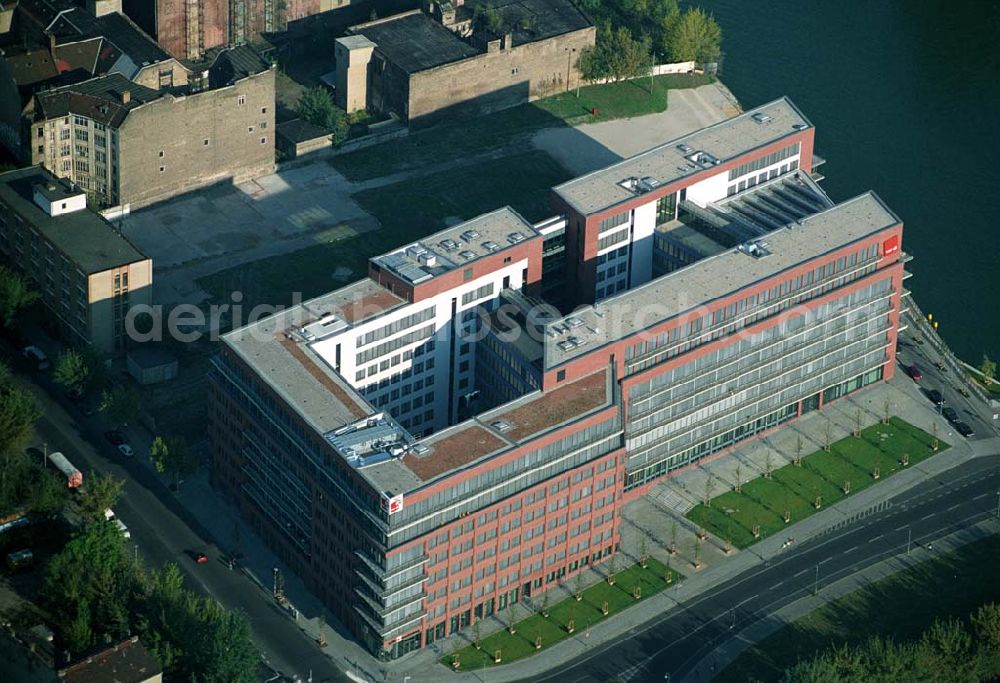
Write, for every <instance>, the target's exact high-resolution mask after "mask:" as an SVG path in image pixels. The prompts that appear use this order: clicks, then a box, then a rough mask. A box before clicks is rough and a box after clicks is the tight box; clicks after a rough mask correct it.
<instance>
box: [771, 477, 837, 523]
mask: <svg viewBox="0 0 1000 683" xmlns="http://www.w3.org/2000/svg"><path fill="white" fill-rule="evenodd" d="M771 476H772V477H773V478H774V481H776V482H778V483H780V484H782V485H783V486H787V487H788V489H789V490H791V491H792V492H794V493H795V494H796V495H797V496H799V497H800V498H804V499H805V500H806V501H807V502H809V503H810V504H812V503H813V502H814V501H815V500H816V496H820V497H821V498H822V500H823V501H825V502H824V505H832V504H833V503H835V502H837V501H838V500H840V499H841V498H843V497H844V492H843V491H842V490H841V489H840V488H839V487H837V486H834V485H833V484H832V483H830V482H828V481H827V480H826V479H824V478H823V477H822V476H821V475H819V474H817V473H816V472H813V471H812V470H809V469H806V468H805V467H798V466H796V465H786V466H785V467H782V468H781V469H778V470H775V471H774V474H772V475H771ZM809 514H812V513H811V512H810V513H809ZM799 519H802V517H793V520H794V521H798V520H799Z"/></svg>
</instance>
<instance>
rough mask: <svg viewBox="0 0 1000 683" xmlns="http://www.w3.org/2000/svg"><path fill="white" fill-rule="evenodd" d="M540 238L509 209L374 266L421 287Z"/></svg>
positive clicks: (407, 248)
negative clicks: (435, 278)
mask: <svg viewBox="0 0 1000 683" xmlns="http://www.w3.org/2000/svg"><path fill="white" fill-rule="evenodd" d="M540 236H541V234H540V233H539V232H538V231H537V230H535V228H534V226H533V225H532V224H531V223H529V222H528V221H526V220H525V219H524V218H523V217H522V216H521V214H519V213H517V212H516V211H514V209H512V208H510V207H509V206H505V207H504V208H502V209H497V210H496V211H492V212H490V213H486V214H483V215H481V216H477V217H476V218H473V219H471V220H468V221H465V222H464V223H461V224H459V225H455V226H453V227H450V228H447V229H445V230H441V231H440V232H437V233H434V234H433V235H430V236H429V237H425V238H424V239H422V240H419V241H417V242H414V243H412V244H409V245H407V246H405V247H402V248H400V249H397V250H396V251H392V252H389V253H388V254H383V255H381V256H376V257H375V258H373V259H372V263H374V264H376V265H378V266H379V267H380V268H382V269H385V270H388V271H390V272H392V273H394V274H395V275H397V276H398V277H400V278H402V279H403V280H405V281H406V282H409V283H410V284H413V285H417V284H420V283H422V282H427V281H428V280H430V279H432V278H434V277H437V276H438V275H441V274H443V273H447V272H449V271H451V270H454V269H456V268H461V267H464V266H466V265H468V264H470V263H472V262H473V261H475V260H477V259H481V258H484V257H486V256H491V255H493V254H495V253H497V252H500V251H503V250H504V249H509V248H511V247H514V246H517V245H518V244H521V243H522V242H526V241H528V240H531V239H534V238H536V237H540Z"/></svg>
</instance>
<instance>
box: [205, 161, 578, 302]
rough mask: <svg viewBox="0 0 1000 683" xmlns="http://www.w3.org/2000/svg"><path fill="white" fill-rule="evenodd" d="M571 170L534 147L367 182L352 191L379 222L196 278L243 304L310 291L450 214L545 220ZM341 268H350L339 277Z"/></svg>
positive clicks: (363, 268) (332, 283)
mask: <svg viewBox="0 0 1000 683" xmlns="http://www.w3.org/2000/svg"><path fill="white" fill-rule="evenodd" d="M569 177H570V174H569V172H567V171H566V169H564V168H563V167H562V166H561V165H560V164H559V163H558V162H556V161H555V160H554V159H553V158H552V157H550V156H549V155H548V154H546V153H545V152H541V151H531V152H525V153H523V154H518V155H514V156H510V157H505V158H503V159H498V160H493V161H489V162H483V163H481V164H477V165H473V166H470V167H465V168H464V169H463V173H462V175H461V176H456V175H455V174H454V173H453V172H440V173H436V174H430V175H426V176H422V177H419V178H413V179H410V180H405V181H402V182H399V183H396V184H394V185H388V186H384V187H379V188H375V189H371V190H365V191H363V192H359V193H358V194H356V195H354V199H355V200H356V201H357V202H358V203H359V204H360V205H361V207H362V208H364V209H365V210H366V211H368V212H369V213H371V214H372V215H373V216H374V217H375V218H377V219H378V221H379V223H380V225H381V227H380V228H379V229H377V230H374V231H372V232H366V233H362V234H360V235H356V236H354V237H349V238H347V239H338V240H334V241H329V242H320V243H319V244H316V245H315V246H311V247H307V248H305V249H301V250H299V251H296V252H292V253H290V254H283V255H280V256H274V257H271V258H266V259H261V260H260V261H254V262H253V263H248V264H244V265H240V266H235V267H233V268H229V269H227V270H224V271H221V272H218V273H213V274H211V275H208V276H205V277H202V278H199V279H198V285H199V286H200V287H202V288H203V289H205V290H206V291H208V292H209V293H211V294H212V296H213V297H214V298H216V299H218V300H224V299H226V297H228V296H229V293H230V292H232V291H236V290H239V291H241V292H243V302H244V310H250V308H251V307H252V306H254V305H256V304H258V303H267V304H273V305H279V304H288V303H289V302H291V300H292V294H293V292H300V293H301V294H302V298H303V299H308V298H310V297H314V296H318V295H319V294H322V293H324V292H328V291H330V290H333V289H336V288H337V287H340V286H343V285H345V284H347V283H348V282H351V281H353V280H355V279H357V278H359V277H363V276H364V275H365V273H367V272H368V259H369V258H370V257H372V256H376V255H378V254H381V253H383V252H385V251H388V250H389V249H392V248H394V247H398V246H400V245H402V244H405V243H407V242H409V241H412V240H416V239H419V238H421V237H424V236H425V235H429V234H431V233H433V232H436V231H437V230H441V229H442V228H444V227H445V226H446V223H445V219H448V218H452V219H467V218H472V217H473V216H476V215H478V214H481V213H484V212H486V211H492V210H494V209H498V208H500V207H501V206H504V205H505V204H508V203H510V204H512V206H513V207H514V209H516V210H517V211H519V212H521V214H522V215H524V217H525V218H527V219H528V220H540V219H542V218H544V217H546V216H548V215H550V214H551V210H550V209H549V203H548V202H549V188H550V187H552V186H553V185H557V184H559V183H561V182H563V181H564V180H567V179H569ZM338 268H340V269H349V270H350V274H348V275H347V276H345V277H341V278H340V279H337V280H335V279H334V278H333V273H334V272H335V271H336V270H337V269H338ZM342 273H343V271H342Z"/></svg>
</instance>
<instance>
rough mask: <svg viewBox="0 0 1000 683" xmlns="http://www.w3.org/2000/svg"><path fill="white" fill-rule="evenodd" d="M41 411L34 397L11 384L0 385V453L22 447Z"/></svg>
mask: <svg viewBox="0 0 1000 683" xmlns="http://www.w3.org/2000/svg"><path fill="white" fill-rule="evenodd" d="M41 416H42V411H41V409H40V408H39V407H38V403H36V402H35V399H34V397H32V395H31V394H29V393H28V392H27V391H25V390H24V389H21V388H20V387H15V386H13V385H11V384H7V385H6V386H0V453H6V452H11V451H18V450H21V449H22V448H24V445H25V444H26V443H27V442H28V438H29V437H30V436H31V429H32V427H33V426H34V424H35V420H37V419H38V418H40V417H41Z"/></svg>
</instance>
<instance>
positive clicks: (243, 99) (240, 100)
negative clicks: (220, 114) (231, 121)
mask: <svg viewBox="0 0 1000 683" xmlns="http://www.w3.org/2000/svg"><path fill="white" fill-rule="evenodd" d="M246 103H247V98H246V95H240V96H239V97H237V98H236V104H238V105H239V106H241V107H242V106H243V105H244V104H246Z"/></svg>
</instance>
